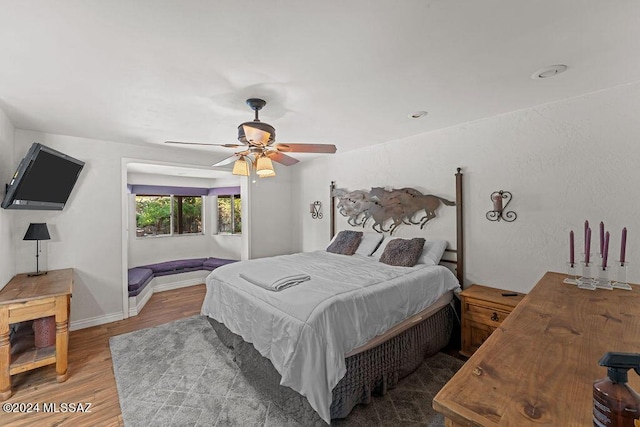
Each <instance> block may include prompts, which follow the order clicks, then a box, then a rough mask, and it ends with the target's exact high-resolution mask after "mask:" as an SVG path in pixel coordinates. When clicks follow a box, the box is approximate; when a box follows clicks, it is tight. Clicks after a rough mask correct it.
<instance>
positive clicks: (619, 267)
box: [611, 261, 632, 291]
mask: <svg viewBox="0 0 640 427" xmlns="http://www.w3.org/2000/svg"><path fill="white" fill-rule="evenodd" d="M628 266H629V263H628V262H621V261H618V262H617V263H616V264H615V265H614V266H613V268H615V273H614V274H615V280H614V281H613V282H612V283H611V286H613V287H614V288H615V289H625V290H627V291H630V290H632V289H631V286H630V285H629V283H628V282H627V268H628Z"/></svg>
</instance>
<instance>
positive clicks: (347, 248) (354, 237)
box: [327, 230, 364, 255]
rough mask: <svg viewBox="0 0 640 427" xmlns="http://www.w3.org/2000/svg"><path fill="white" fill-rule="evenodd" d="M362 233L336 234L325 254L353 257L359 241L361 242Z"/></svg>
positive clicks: (344, 231)
mask: <svg viewBox="0 0 640 427" xmlns="http://www.w3.org/2000/svg"><path fill="white" fill-rule="evenodd" d="M363 234H364V233H362V231H351V230H343V231H341V232H339V233H338V235H337V236H336V238H335V239H333V241H332V242H331V244H330V245H329V246H328V247H327V252H332V253H334V254H341V255H353V254H354V253H356V250H357V249H358V246H359V245H360V241H361V240H362V235H363Z"/></svg>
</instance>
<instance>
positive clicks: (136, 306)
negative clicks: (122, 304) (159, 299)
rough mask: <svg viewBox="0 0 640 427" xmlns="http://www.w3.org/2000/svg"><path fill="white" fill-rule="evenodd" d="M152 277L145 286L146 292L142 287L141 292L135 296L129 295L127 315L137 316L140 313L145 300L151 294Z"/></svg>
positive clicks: (147, 299)
mask: <svg viewBox="0 0 640 427" xmlns="http://www.w3.org/2000/svg"><path fill="white" fill-rule="evenodd" d="M152 285H153V279H152V280H151V283H149V284H148V285H147V287H146V292H145V290H144V289H143V290H142V293H140V294H138V295H136V296H135V297H129V317H132V316H137V315H138V313H140V310H142V308H143V307H144V306H145V304H146V303H147V301H149V299H150V298H151V295H153V286H152Z"/></svg>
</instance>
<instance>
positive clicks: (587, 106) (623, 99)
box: [292, 83, 640, 292]
mask: <svg viewBox="0 0 640 427" xmlns="http://www.w3.org/2000/svg"><path fill="white" fill-rule="evenodd" d="M639 110H640V83H639V84H633V85H626V86H623V87H618V88H614V89H610V90H606V91H601V92H597V93H593V94H589V95H585V96H582V97H578V98H574V99H570V100H565V101H561V102H557V103H553V104H547V105H543V106H538V107H535V108H530V109H526V110H521V111H516V112H513V113H509V114H504V115H501V116H498V117H493V118H488V119H484V120H480V121H476V122H473V123H467V124H464V125H460V126H455V127H451V128H448V129H444V130H440V131H436V132H431V133H427V134H423V135H419V136H415V137H412V138H407V139H404V140H400V141H394V142H389V143H386V144H382V145H378V146H375V147H370V148H367V149H362V150H357V151H352V152H347V153H338V154H336V155H333V156H327V157H325V158H323V159H319V160H314V161H311V162H305V163H302V164H300V165H298V166H296V167H295V168H294V169H293V179H292V182H293V184H292V185H293V194H294V196H293V209H294V211H296V212H306V211H308V204H309V203H310V202H311V201H313V200H316V199H317V200H320V201H322V202H323V204H324V206H325V207H326V210H325V212H326V213H325V216H324V219H323V220H321V221H314V220H311V218H310V215H309V214H306V215H302V216H300V215H295V216H294V218H296V220H297V222H296V224H295V228H294V230H295V234H294V235H295V236H296V237H297V242H296V244H295V247H296V248H297V249H298V250H313V249H320V248H323V247H324V246H325V245H326V243H327V242H328V239H329V220H328V217H329V215H328V207H329V205H328V202H329V196H328V185H329V182H330V181H331V180H336V181H337V184H338V187H344V188H348V189H350V190H354V189H366V190H368V189H369V188H370V187H372V186H388V187H394V188H400V187H415V188H417V189H419V190H421V191H423V192H425V193H434V194H437V195H440V196H444V197H450V198H453V197H454V195H455V181H454V173H455V168H456V167H458V166H461V167H462V168H463V172H464V174H465V176H464V186H465V194H464V203H465V232H466V239H465V240H466V263H467V264H466V283H467V284H469V283H482V284H486V285H488V286H493V287H499V288H503V289H511V290H517V291H523V292H527V291H529V290H530V289H531V288H532V287H533V286H534V285H535V283H536V282H537V281H538V279H539V278H540V277H541V276H542V275H543V274H544V273H545V272H546V271H550V270H551V271H565V268H566V267H565V263H566V262H567V261H568V258H569V249H568V239H569V231H570V230H575V232H576V237H577V241H576V252H578V253H579V252H580V250H579V248H581V247H582V245H583V240H582V228H583V224H584V221H585V219H588V220H589V222H590V223H591V224H592V227H593V234H594V237H595V236H597V234H598V233H597V224H598V223H599V222H600V221H604V223H605V226H606V228H607V230H609V231H610V232H611V248H610V252H611V256H610V259H613V260H616V259H617V258H618V256H619V244H620V233H621V229H622V227H627V228H628V231H629V239H628V246H627V260H628V261H630V263H631V268H630V272H629V276H630V280H631V281H633V282H636V283H638V282H640V266H639V265H640V259H639V255H640V217H639V216H638V215H637V212H638V211H640V198H639V197H637V196H638V194H639V189H638V183H640V168H639V167H638V159H640V144H639V143H638V141H640V125H639V124H638V123H639V122H638V120H637V117H636V116H637V112H638V111H639ZM426 120H428V118H427V119H426ZM501 189H502V190H507V191H510V192H512V193H513V201H512V202H511V204H510V205H509V207H508V208H509V210H513V211H515V212H516V213H517V214H518V218H517V220H516V221H515V222H513V223H505V222H502V221H501V222H490V221H488V220H487V219H486V218H485V214H486V212H487V211H489V210H491V208H492V204H491V201H490V199H489V197H490V194H491V193H492V192H493V191H496V190H501ZM439 215H440V216H441V218H442V219H443V220H445V219H444V218H445V217H450V216H451V217H454V215H455V213H454V208H446V207H443V208H441V209H440V211H439ZM439 220H440V218H436V219H435V220H433V223H432V224H429V225H428V226H427V227H425V230H424V231H423V232H420V230H419V227H417V226H411V227H409V226H403V227H402V229H399V231H398V233H397V234H398V235H399V236H410V235H414V234H415V235H423V236H427V237H429V236H434V237H435V236H438V234H440V233H442V230H441V228H440V225H436V222H435V221H439ZM451 221H454V219H451ZM341 224H344V220H341ZM344 227H345V226H344V225H342V228H344ZM338 229H341V227H338ZM438 237H439V236H438ZM452 239H453V235H451V238H450V241H453V240H452ZM597 246H598V240H597V237H596V238H595V239H594V241H592V247H597Z"/></svg>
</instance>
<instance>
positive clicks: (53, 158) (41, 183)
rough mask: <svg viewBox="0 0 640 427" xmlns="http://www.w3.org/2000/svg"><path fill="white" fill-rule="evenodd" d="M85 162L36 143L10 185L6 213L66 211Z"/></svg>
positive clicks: (8, 186)
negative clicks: (28, 210) (23, 210)
mask: <svg viewBox="0 0 640 427" xmlns="http://www.w3.org/2000/svg"><path fill="white" fill-rule="evenodd" d="M83 167H84V162H83V161H80V160H78V159H74V158H73V157H71V156H67V155H66V154H63V153H61V152H59V151H56V150H54V149H53V148H49V147H47V146H45V145H42V144H38V143H37V142H35V143H33V145H32V146H31V148H30V149H29V152H27V155H26V156H25V157H24V159H22V161H21V162H20V165H18V170H16V173H15V174H14V175H13V178H12V179H11V182H10V183H9V184H8V185H7V188H6V190H7V191H6V193H5V195H4V199H3V200H2V205H1V206H2V207H3V208H4V209H35V210H57V211H59V210H62V209H63V208H64V205H65V204H66V203H67V200H68V199H69V195H70V194H71V190H73V187H74V186H75V184H76V181H77V180H78V176H79V175H80V171H82V168H83Z"/></svg>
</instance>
